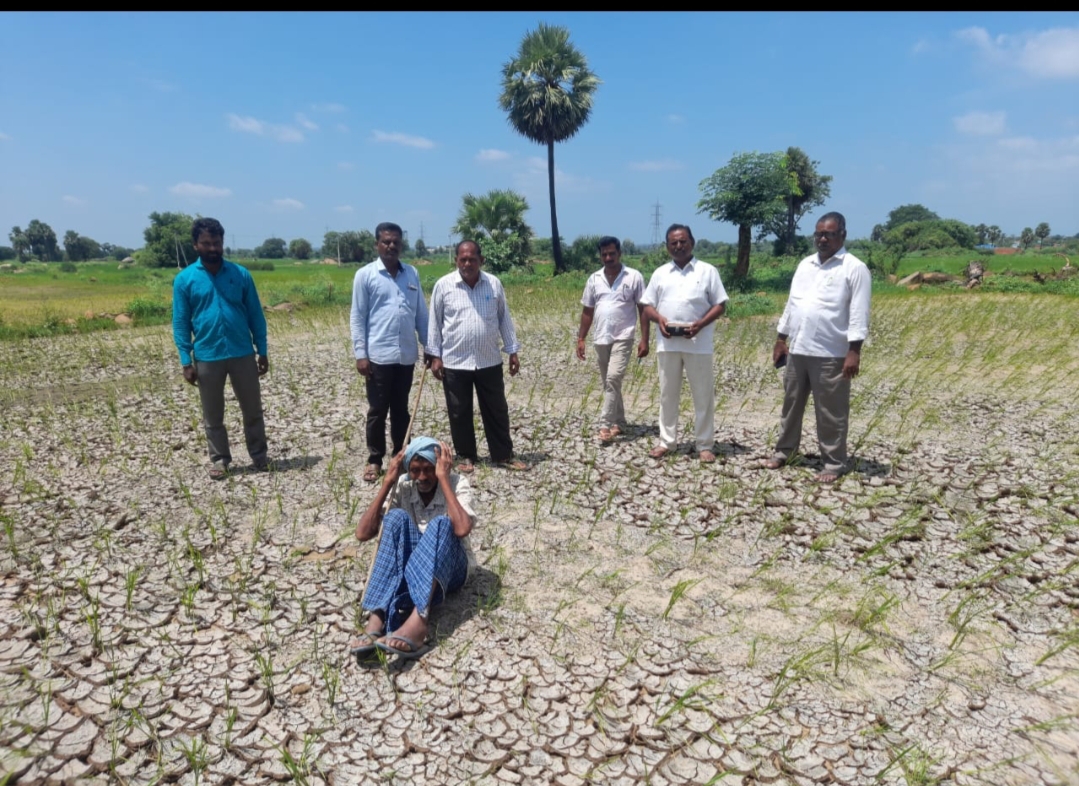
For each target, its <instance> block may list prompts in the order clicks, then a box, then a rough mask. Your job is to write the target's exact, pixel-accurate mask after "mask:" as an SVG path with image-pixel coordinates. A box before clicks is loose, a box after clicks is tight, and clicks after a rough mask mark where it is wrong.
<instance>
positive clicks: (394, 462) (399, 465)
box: [383, 448, 406, 486]
mask: <svg viewBox="0 0 1079 786" xmlns="http://www.w3.org/2000/svg"><path fill="white" fill-rule="evenodd" d="M405 450H406V449H405V448H402V449H401V452H400V453H398V454H397V455H396V456H394V457H393V458H391V459H390V463H389V464H388V465H387V467H386V480H385V481H383V482H384V483H386V484H387V485H389V486H393V484H394V483H396V482H397V479H398V478H399V477H401V471H402V470H403V469H404V466H405Z"/></svg>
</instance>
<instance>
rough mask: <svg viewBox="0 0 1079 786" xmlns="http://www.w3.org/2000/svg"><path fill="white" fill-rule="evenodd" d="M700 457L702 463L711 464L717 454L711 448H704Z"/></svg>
mask: <svg viewBox="0 0 1079 786" xmlns="http://www.w3.org/2000/svg"><path fill="white" fill-rule="evenodd" d="M700 459H701V463H702V464H711V463H712V462H713V461H715V460H716V454H715V453H713V452H712V451H710V450H702V451H701V455H700Z"/></svg>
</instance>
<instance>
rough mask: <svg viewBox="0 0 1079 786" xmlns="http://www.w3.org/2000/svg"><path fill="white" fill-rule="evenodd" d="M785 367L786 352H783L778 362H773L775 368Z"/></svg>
mask: <svg viewBox="0 0 1079 786" xmlns="http://www.w3.org/2000/svg"><path fill="white" fill-rule="evenodd" d="M785 365H787V353H786V352H784V353H783V356H782V357H781V358H780V359H779V360H777V361H776V362H775V367H776V368H783V367H784V366H785Z"/></svg>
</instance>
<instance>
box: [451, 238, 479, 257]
mask: <svg viewBox="0 0 1079 786" xmlns="http://www.w3.org/2000/svg"><path fill="white" fill-rule="evenodd" d="M465 243H471V244H472V245H474V246H475V247H476V253H477V254H479V255H480V256H481V257H482V256H483V249H481V248H480V241H478V240H473V239H472V238H470V237H469V238H465V239H464V240H460V241H458V243H457V245H456V246H454V247H453V258H454V259H457V254H458V252H459V251H460V250H461V246H463V245H464V244H465Z"/></svg>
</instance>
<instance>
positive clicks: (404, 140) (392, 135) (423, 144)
mask: <svg viewBox="0 0 1079 786" xmlns="http://www.w3.org/2000/svg"><path fill="white" fill-rule="evenodd" d="M371 138H372V139H373V140H374V141H376V142H392V143H393V144H395V145H404V146H405V147H416V148H419V149H420V150H430V149H431V148H432V147H434V146H435V143H434V142H432V141H431V140H430V139H427V138H426V137H422V136H412V135H411V134H402V133H401V132H400V131H392V132H389V133H387V132H386V131H377V130H376V131H372V132H371Z"/></svg>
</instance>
